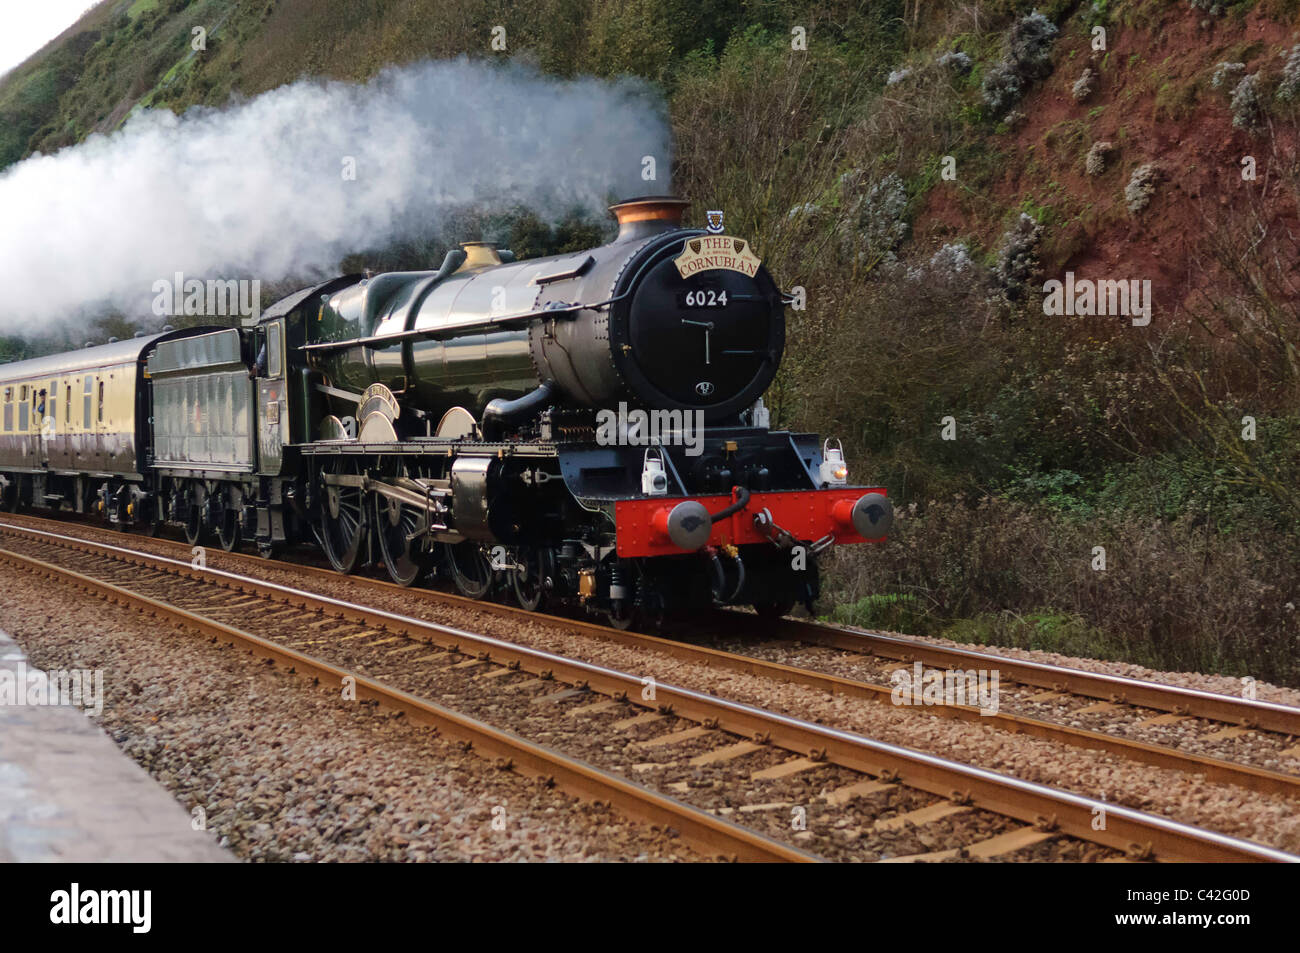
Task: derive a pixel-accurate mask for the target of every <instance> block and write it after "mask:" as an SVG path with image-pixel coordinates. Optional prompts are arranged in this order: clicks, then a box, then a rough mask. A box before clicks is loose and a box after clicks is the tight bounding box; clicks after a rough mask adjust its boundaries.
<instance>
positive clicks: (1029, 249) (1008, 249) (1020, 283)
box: [993, 212, 1043, 301]
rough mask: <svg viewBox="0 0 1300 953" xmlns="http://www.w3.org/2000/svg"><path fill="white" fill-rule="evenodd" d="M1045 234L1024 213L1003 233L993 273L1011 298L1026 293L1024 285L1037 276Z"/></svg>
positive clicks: (1013, 299) (1017, 297)
mask: <svg viewBox="0 0 1300 953" xmlns="http://www.w3.org/2000/svg"><path fill="white" fill-rule="evenodd" d="M1042 237H1043V226H1041V225H1039V224H1038V223H1037V222H1035V221H1034V220H1033V219H1032V218H1030V217H1029V216H1028V215H1026V214H1025V213H1024V212H1021V213H1020V218H1018V219H1017V220H1016V224H1015V225H1014V226H1012V228H1011V230H1010V231H1008V232H1006V233H1005V234H1004V235H1003V236H1002V245H1001V247H1000V249H999V250H998V261H997V265H996V266H995V267H994V269H993V273H994V276H995V277H996V279H997V282H998V285H999V286H1000V287H1001V288H1002V290H1003V292H1004V293H1005V294H1006V296H1007V297H1008V298H1010V299H1011V300H1012V301H1015V300H1018V299H1019V298H1020V297H1022V296H1023V294H1024V290H1025V285H1026V284H1027V283H1028V282H1029V281H1031V280H1032V279H1033V278H1035V277H1036V276H1037V275H1038V268H1039V263H1038V245H1039V242H1040V241H1041V240H1042Z"/></svg>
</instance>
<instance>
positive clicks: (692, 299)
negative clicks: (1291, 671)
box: [0, 197, 892, 626]
mask: <svg viewBox="0 0 1300 953" xmlns="http://www.w3.org/2000/svg"><path fill="white" fill-rule="evenodd" d="M685 206H686V203H685V202H683V201H681V200H679V199H675V198H669V197H651V198H644V199H637V200H633V201H629V202H624V203H622V204H620V205H616V206H614V208H613V210H612V211H613V212H614V214H615V216H616V217H617V219H618V223H619V230H618V234H617V236H616V238H615V239H614V241H612V242H611V243H610V244H608V245H604V246H601V247H599V248H593V249H590V250H587V251H581V252H577V253H573V254H566V255H557V256H553V257H549V258H540V259H532V260H527V261H515V260H514V256H513V255H512V254H511V253H510V252H509V251H506V250H503V249H497V248H496V247H494V246H492V245H490V244H487V243H483V242H467V243H465V244H464V245H462V246H461V247H459V248H457V249H454V250H452V251H451V252H449V253H448V254H447V256H446V259H445V260H444V261H443V262H442V264H441V266H440V267H439V268H437V269H436V270H429V271H416V272H397V273H387V274H378V275H370V274H367V275H348V276H343V277H339V278H335V279H332V280H330V281H327V282H324V283H322V284H319V285H316V286H314V287H311V288H305V289H303V290H301V291H299V292H296V293H295V294H293V295H290V296H289V297H287V298H285V299H283V300H281V301H279V302H277V303H276V304H274V305H272V306H271V307H270V308H269V309H267V310H266V311H265V312H264V313H263V314H262V316H261V318H260V319H259V320H258V322H257V323H256V325H255V326H248V327H241V328H236V329H222V328H216V327H211V328H192V329H186V330H184V331H170V329H169V330H168V332H167V333H165V334H163V335H154V336H143V337H137V338H135V339H133V340H132V341H130V342H120V343H116V344H111V345H108V346H105V347H103V348H91V349H88V350H86V351H82V352H77V353H75V354H70V355H62V356H59V357H57V358H40V359H37V360H34V361H24V362H19V363H17V364H11V365H7V366H5V367H3V368H0V388H3V393H4V405H3V414H4V416H3V431H2V432H0V490H2V491H3V494H4V500H5V502H6V503H7V504H8V505H10V506H12V507H23V506H38V507H39V506H53V507H71V508H75V509H77V510H79V511H83V510H88V511H91V512H95V513H99V514H102V515H103V516H104V517H105V518H106V519H108V520H110V521H112V522H114V523H118V524H123V525H131V524H145V525H149V526H153V527H155V528H157V527H159V526H161V525H162V524H164V523H176V524H179V525H180V526H182V527H183V528H184V530H185V534H186V537H187V538H188V539H190V540H191V542H195V543H197V542H199V541H201V540H203V539H204V538H205V537H207V536H208V535H209V534H215V536H216V537H217V538H218V539H219V541H220V542H221V544H222V545H223V546H225V547H227V548H231V549H233V548H235V547H237V546H239V545H240V544H241V542H242V541H243V540H244V539H246V538H249V537H251V538H252V539H253V540H254V541H255V542H256V544H257V546H258V548H259V551H261V552H262V553H263V554H265V555H269V554H271V553H273V552H274V551H276V550H277V549H278V548H279V547H280V546H282V545H284V544H286V543H293V542H314V543H317V544H319V545H320V546H321V547H322V548H323V549H324V551H325V553H326V555H327V556H328V558H329V559H330V561H331V563H332V564H333V565H334V567H335V568H336V569H338V570H339V571H341V572H349V571H352V570H353V569H355V568H357V567H359V566H361V565H364V564H366V563H368V562H375V563H379V564H382V565H383V566H384V567H385V568H386V569H387V571H388V573H389V574H390V575H391V576H392V578H393V579H395V580H396V581H398V582H400V583H402V584H404V585H411V584H414V583H416V582H420V581H422V580H426V579H430V578H433V577H443V578H446V579H447V580H449V581H450V582H452V583H453V584H454V585H455V586H456V587H457V588H458V589H459V590H460V591H461V592H463V593H465V594H467V595H470V596H473V597H476V598H487V597H492V596H495V595H496V594H501V593H508V594H510V595H512V596H513V598H514V599H515V600H516V601H518V602H519V603H520V604H521V605H523V606H524V607H526V608H529V609H537V608H539V607H541V606H543V605H546V604H564V603H570V604H575V605H583V606H585V607H586V608H587V609H588V610H589V611H591V612H595V613H599V614H601V615H604V616H606V617H607V618H609V619H610V620H611V621H612V622H613V623H615V624H617V625H620V626H623V625H628V624H631V623H632V622H633V621H634V620H635V619H637V618H647V619H653V618H656V617H659V616H661V615H662V614H664V613H666V612H670V611H679V610H694V609H701V608H708V607H710V606H714V605H727V604H749V605H753V606H754V607H756V608H757V609H758V610H759V611H760V612H761V613H763V614H768V615H780V614H783V613H785V612H787V611H789V610H790V609H791V608H792V607H793V606H794V605H795V604H796V603H801V602H802V603H805V604H807V605H808V606H809V607H810V608H811V605H812V602H813V600H814V599H816V597H817V595H818V590H819V584H818V575H817V559H818V557H819V556H820V555H821V554H823V553H825V552H826V551H827V550H829V549H830V548H831V547H833V546H835V545H842V544H847V543H857V542H862V541H866V540H880V539H883V538H884V536H885V535H886V533H887V532H888V530H889V528H890V524H891V523H892V510H891V507H890V503H889V500H888V498H887V496H886V494H885V491H884V489H883V488H879V487H863V486H857V487H855V486H851V485H850V484H849V483H848V479H847V478H848V466H847V464H846V463H845V461H844V457H843V452H842V450H841V449H840V448H839V447H838V445H837V444H834V443H833V442H831V441H825V442H823V441H821V440H820V439H819V438H818V437H816V436H815V435H813V434H804V433H791V432H788V431H778V430H772V429H771V428H770V427H769V425H768V412H767V409H766V408H765V407H764V405H763V402H762V396H763V394H764V392H765V391H766V389H767V388H768V386H769V385H770V384H771V382H772V380H773V378H774V376H775V374H776V372H777V368H778V366H779V364H780V360H781V354H782V350H783V348H784V343H785V316H784V298H783V295H782V294H781V292H780V291H779V289H778V288H777V286H776V283H775V282H774V281H773V279H772V277H771V276H770V275H769V273H768V271H767V269H766V268H764V267H763V264H762V261H761V257H760V253H761V250H760V249H756V248H754V247H753V245H752V244H751V243H750V242H749V241H747V240H746V239H743V238H739V237H736V236H732V235H728V234H726V233H725V231H724V230H723V228H722V223H721V218H722V216H721V214H720V213H713V212H710V213H709V218H710V227H709V228H708V229H703V230H701V229H692V228H683V227H682V226H681V224H680V222H681V217H682V214H683V211H684V209H685Z"/></svg>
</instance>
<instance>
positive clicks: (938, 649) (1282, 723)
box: [769, 619, 1300, 735]
mask: <svg viewBox="0 0 1300 953" xmlns="http://www.w3.org/2000/svg"><path fill="white" fill-rule="evenodd" d="M769 631H771V632H773V633H775V634H779V635H784V636H786V637H788V638H791V639H797V640H799V641H802V642H811V643H814V644H816V645H824V646H826V647H828V648H835V649H844V650H848V651H852V652H860V653H863V654H874V655H881V656H884V657H885V658H892V659H898V660H900V661H905V662H913V661H917V662H921V663H923V664H925V665H932V666H936V667H944V668H969V667H971V666H972V665H974V666H975V667H989V665H990V664H991V663H996V665H997V668H998V671H999V672H1000V673H1002V674H1003V675H1005V676H1006V677H1008V678H1010V679H1012V680H1014V681H1016V682H1019V683H1021V684H1022V685H1033V686H1035V687H1038V688H1048V689H1051V690H1053V691H1058V692H1069V693H1071V694H1074V695H1084V696H1086V697H1089V698H1101V699H1105V700H1107V701H1113V702H1115V703H1117V704H1125V705H1138V706H1141V707H1143V708H1153V709H1156V710H1157V711H1167V712H1174V713H1176V714H1180V715H1192V716H1195V717H1198V718H1208V719H1211V720H1213V721H1222V722H1226V723H1227V724H1233V725H1241V726H1242V727H1248V728H1261V729H1263V730H1265V731H1275V732H1279V733H1281V734H1286V735H1300V708H1295V707H1292V706H1290V705H1282V704H1279V703H1277V702H1266V701H1259V700H1257V699H1250V698H1238V697H1235V696H1233V695H1223V694H1220V693H1218V692H1208V691H1205V690H1203V689H1199V688H1184V687H1183V686H1180V685H1166V684H1163V683H1160V682H1148V681H1144V680H1142V679H1140V678H1131V677H1129V676H1126V675H1110V674H1107V673H1105V672H1088V671H1084V670H1083V669H1078V668H1070V667H1068V666H1063V665H1052V664H1049V663H1046V662H1031V661H1027V660H1025V659H1015V658H1009V657H1008V656H1005V655H999V654H997V653H995V652H981V651H976V650H974V649H959V648H954V647H949V646H943V645H934V644H931V643H929V642H922V641H920V640H919V639H914V638H909V637H908V636H904V635H885V634H884V633H880V632H866V631H859V630H848V629H840V628H836V627H835V626H829V625H821V624H819V623H816V622H808V621H805V620H802V619H780V620H777V621H776V622H775V624H772V625H771V628H770V630H769Z"/></svg>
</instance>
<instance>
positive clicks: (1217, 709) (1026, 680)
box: [8, 517, 1300, 796]
mask: <svg viewBox="0 0 1300 953" xmlns="http://www.w3.org/2000/svg"><path fill="white" fill-rule="evenodd" d="M26 519H32V520H33V521H34V522H36V523H45V524H46V525H47V526H50V527H59V528H63V527H62V525H61V524H59V523H56V522H53V521H41V520H37V519H36V518H32V517H27V518H26ZM8 525H9V527H10V528H12V524H8ZM32 528H39V527H38V526H34V527H32ZM151 542H152V543H154V544H157V545H159V546H162V547H163V548H166V549H170V550H171V551H173V552H175V553H176V556H177V558H182V559H183V558H185V557H186V556H187V555H189V553H190V548H189V547H188V545H186V544H182V543H175V542H172V541H170V540H152V541H151ZM211 555H212V557H213V558H214V559H217V560H222V561H224V564H228V565H229V566H230V567H231V568H235V569H238V568H240V567H243V569H245V570H246V571H249V572H253V573H256V572H259V571H262V570H265V569H266V568H267V567H268V566H274V565H276V563H268V562H267V561H266V560H263V559H260V558H255V557H250V556H245V555H243V554H237V553H224V552H219V551H218V552H213V553H211ZM279 565H281V566H284V567H286V568H287V567H290V566H291V567H292V571H293V572H294V573H295V574H296V575H299V576H301V577H302V578H303V579H310V580H313V581H316V582H318V583H320V584H322V585H337V584H338V583H339V581H340V580H341V579H346V580H347V581H348V583H349V584H350V585H355V586H357V587H359V588H361V589H363V590H364V589H372V590H375V591H378V592H387V593H392V594H400V595H401V596H402V597H403V598H404V599H407V600H417V601H422V602H428V603H433V604H439V605H450V606H463V607H466V608H469V609H471V610H473V611H475V612H482V613H487V614H490V615H494V616H497V617H500V618H505V619H510V620H517V621H524V620H528V621H535V620H537V619H539V618H540V619H543V620H545V622H546V624H547V625H552V626H555V627H557V628H560V629H562V630H564V631H566V632H569V633H572V634H574V635H577V636H580V637H583V638H588V639H596V640H600V641H605V642H612V643H616V644H621V645H627V646H632V647H636V648H640V649H646V650H649V651H654V652H659V653H662V654H664V655H667V656H669V657H671V658H676V659H682V660H686V661H691V662H696V663H700V664H703V665H707V666H710V667H713V668H716V669H725V670H728V671H735V672H740V673H744V674H748V675H756V676H761V677H763V678H768V679H771V680H773V681H777V682H783V683H786V684H792V685H800V686H804V687H808V688H812V689H816V690H819V691H824V692H827V693H828V694H831V695H842V696H845V697H849V698H860V699H866V700H870V701H875V702H879V703H882V704H883V703H890V701H891V696H892V689H891V688H889V687H888V686H886V685H882V684H875V683H872V682H867V681H862V680H859V679H852V678H846V677H842V676H838V675H835V674H831V673H828V672H824V671H818V670H816V669H812V668H807V667H802V666H795V665H788V664H783V663H780V662H773V661H767V660H764V659H761V658H756V657H754V656H752V655H749V654H745V653H743V652H730V651H723V650H720V649H717V648H712V647H708V646H703V645H697V644H692V643H689V642H683V641H681V640H679V639H670V638H663V637H660V636H654V635H647V634H642V633H636V632H630V631H624V630H619V629H614V628H611V627H608V626H603V625H597V624H595V623H591V622H586V621H583V620H578V619H573V618H569V617H565V616H554V615H539V614H538V613H533V612H528V611H527V610H524V609H520V608H518V607H514V606H508V605H503V604H500V603H494V602H483V601H478V600H472V599H467V598H465V597H463V596H459V595H455V594H451V593H445V592H441V591H438V590H431V589H418V588H404V587H401V586H397V585H395V584H393V583H391V582H388V581H386V580H378V579H371V578H368V577H364V576H347V577H341V576H340V575H339V574H338V573H336V572H334V571H333V570H332V569H326V568H321V567H317V566H310V565H302V564H299V563H292V564H286V563H281V564H279ZM715 621H716V622H718V623H721V624H726V625H731V626H736V627H742V626H743V627H746V628H747V629H749V630H752V631H756V632H759V633H763V634H765V635H768V636H776V637H779V638H782V639H789V640H792V641H799V642H804V643H807V644H811V645H820V646H826V647H828V648H833V649H835V650H837V651H842V652H847V653H851V654H855V655H875V656H879V657H881V658H885V659H892V660H893V661H894V662H896V663H898V664H912V663H914V662H921V663H922V664H923V665H925V666H928V667H931V668H949V669H966V668H972V667H974V668H987V667H989V666H990V665H994V666H996V667H997V668H998V670H999V672H1000V675H1001V677H1002V678H1003V679H1004V680H1006V681H1013V682H1018V683H1020V684H1024V685H1031V686H1038V687H1041V688H1044V689H1045V690H1047V693H1049V694H1059V693H1063V692H1072V693H1075V694H1079V695H1082V696H1085V697H1089V698H1105V699H1106V701H1105V702H1103V703H1102V704H1101V705H1098V706H1092V707H1094V708H1098V709H1110V710H1119V709H1122V708H1125V707H1129V708H1131V707H1132V706H1134V705H1139V704H1140V705H1141V706H1142V707H1144V708H1148V709H1152V710H1155V711H1162V712H1168V713H1170V717H1172V718H1174V719H1179V718H1183V717H1202V718H1207V719H1210V720H1214V721H1218V722H1226V723H1227V725H1228V726H1229V727H1228V729H1226V732H1227V733H1230V732H1232V731H1243V730H1248V729H1251V728H1261V729H1264V730H1273V731H1278V732H1284V733H1286V734H1288V735H1292V736H1294V735H1297V734H1300V709H1296V708H1290V707H1287V706H1284V705H1278V704H1274V703H1269V702H1259V701H1252V700H1249V699H1239V698H1233V697H1231V696H1225V695H1217V694H1214V693H1211V692H1204V691H1196V690H1191V689H1185V688H1180V687H1177V686H1169V685H1161V684H1159V683H1152V682H1143V681H1140V680H1138V679H1131V678H1122V677H1118V676H1111V675H1099V674H1097V673H1091V672H1084V671H1080V670H1078V669H1070V668H1064V667H1059V666H1052V665H1045V664H1042V663H1035V662H1024V661H1020V660H1014V659H1007V658H1005V657H1004V656H1000V655H996V654H994V653H986V652H977V651H971V650H962V649H953V648H946V647H943V646H933V645H931V644H930V643H925V642H920V641H917V640H912V639H908V638H905V637H900V636H885V635H880V634H874V633H858V632H849V631H845V630H843V629H838V628H835V627H833V626H826V625H821V624H818V623H812V622H805V621H802V620H788V619H783V620H779V621H776V622H765V621H764V620H760V619H757V618H756V617H754V616H751V615H745V614H741V613H734V612H733V613H719V614H718V618H717V619H716V620H715ZM926 711H927V712H928V713H930V714H932V715H934V716H937V717H941V718H946V719H952V720H956V721H964V722H970V723H979V724H985V725H988V726H990V727H993V728H996V729H998V730H1001V731H1007V732H1011V733H1016V734H1022V735H1025V736H1028V737H1034V738H1042V739H1044V740H1048V741H1052V742H1056V743H1060V744H1067V745H1071V746H1075V747H1079V748H1084V749H1090V750H1097V751H1105V752H1108V753H1110V754H1115V755H1119V756H1121V757H1124V758H1128V759H1129V760H1132V761H1134V762H1137V763H1140V764H1149V765H1152V766H1155V767H1159V768H1166V769H1171V770H1176V771H1182V772H1185V773H1193V774H1201V775H1204V777H1205V778H1206V779H1207V780H1210V781H1214V782H1217V783H1227V784H1235V785H1238V786H1240V787H1243V788H1245V789H1247V790H1251V791H1258V792H1261V793H1270V794H1283V795H1289V796H1297V795H1300V776H1298V775H1294V774H1287V773H1284V772H1280V771H1273V770H1269V769H1266V768H1262V767H1258V766H1253V765H1249V764H1242V763H1240V762H1237V761H1232V760H1228V759H1224V758H1217V757H1213V756H1210V755H1206V754H1200V753H1196V752H1189V751H1182V750H1179V749H1177V748H1173V747H1170V746H1167V745H1161V744H1152V743H1149V742H1145V741H1142V740H1138V739H1133V738H1128V737H1124V736H1121V735H1118V734H1112V733H1107V732H1105V731H1098V730H1093V729H1090V728H1085V727H1079V726H1077V725H1069V724H1061V723H1058V722H1054V721H1050V720H1044V719H1040V718H1033V717H1027V716H1025V715H1017V714H1012V713H1006V712H998V713H996V714H987V713H981V711H980V710H979V709H978V708H977V707H976V706H974V705H952V704H949V705H938V706H929V707H927V708H926ZM1266 726H1267V727H1266Z"/></svg>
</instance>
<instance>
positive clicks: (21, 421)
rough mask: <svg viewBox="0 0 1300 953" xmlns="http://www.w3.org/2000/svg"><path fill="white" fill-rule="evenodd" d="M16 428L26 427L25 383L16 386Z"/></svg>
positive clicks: (24, 428) (22, 428)
mask: <svg viewBox="0 0 1300 953" xmlns="http://www.w3.org/2000/svg"><path fill="white" fill-rule="evenodd" d="M18 429H19V430H26V429H27V385H26V384H23V385H22V386H21V387H19V388H18Z"/></svg>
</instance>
